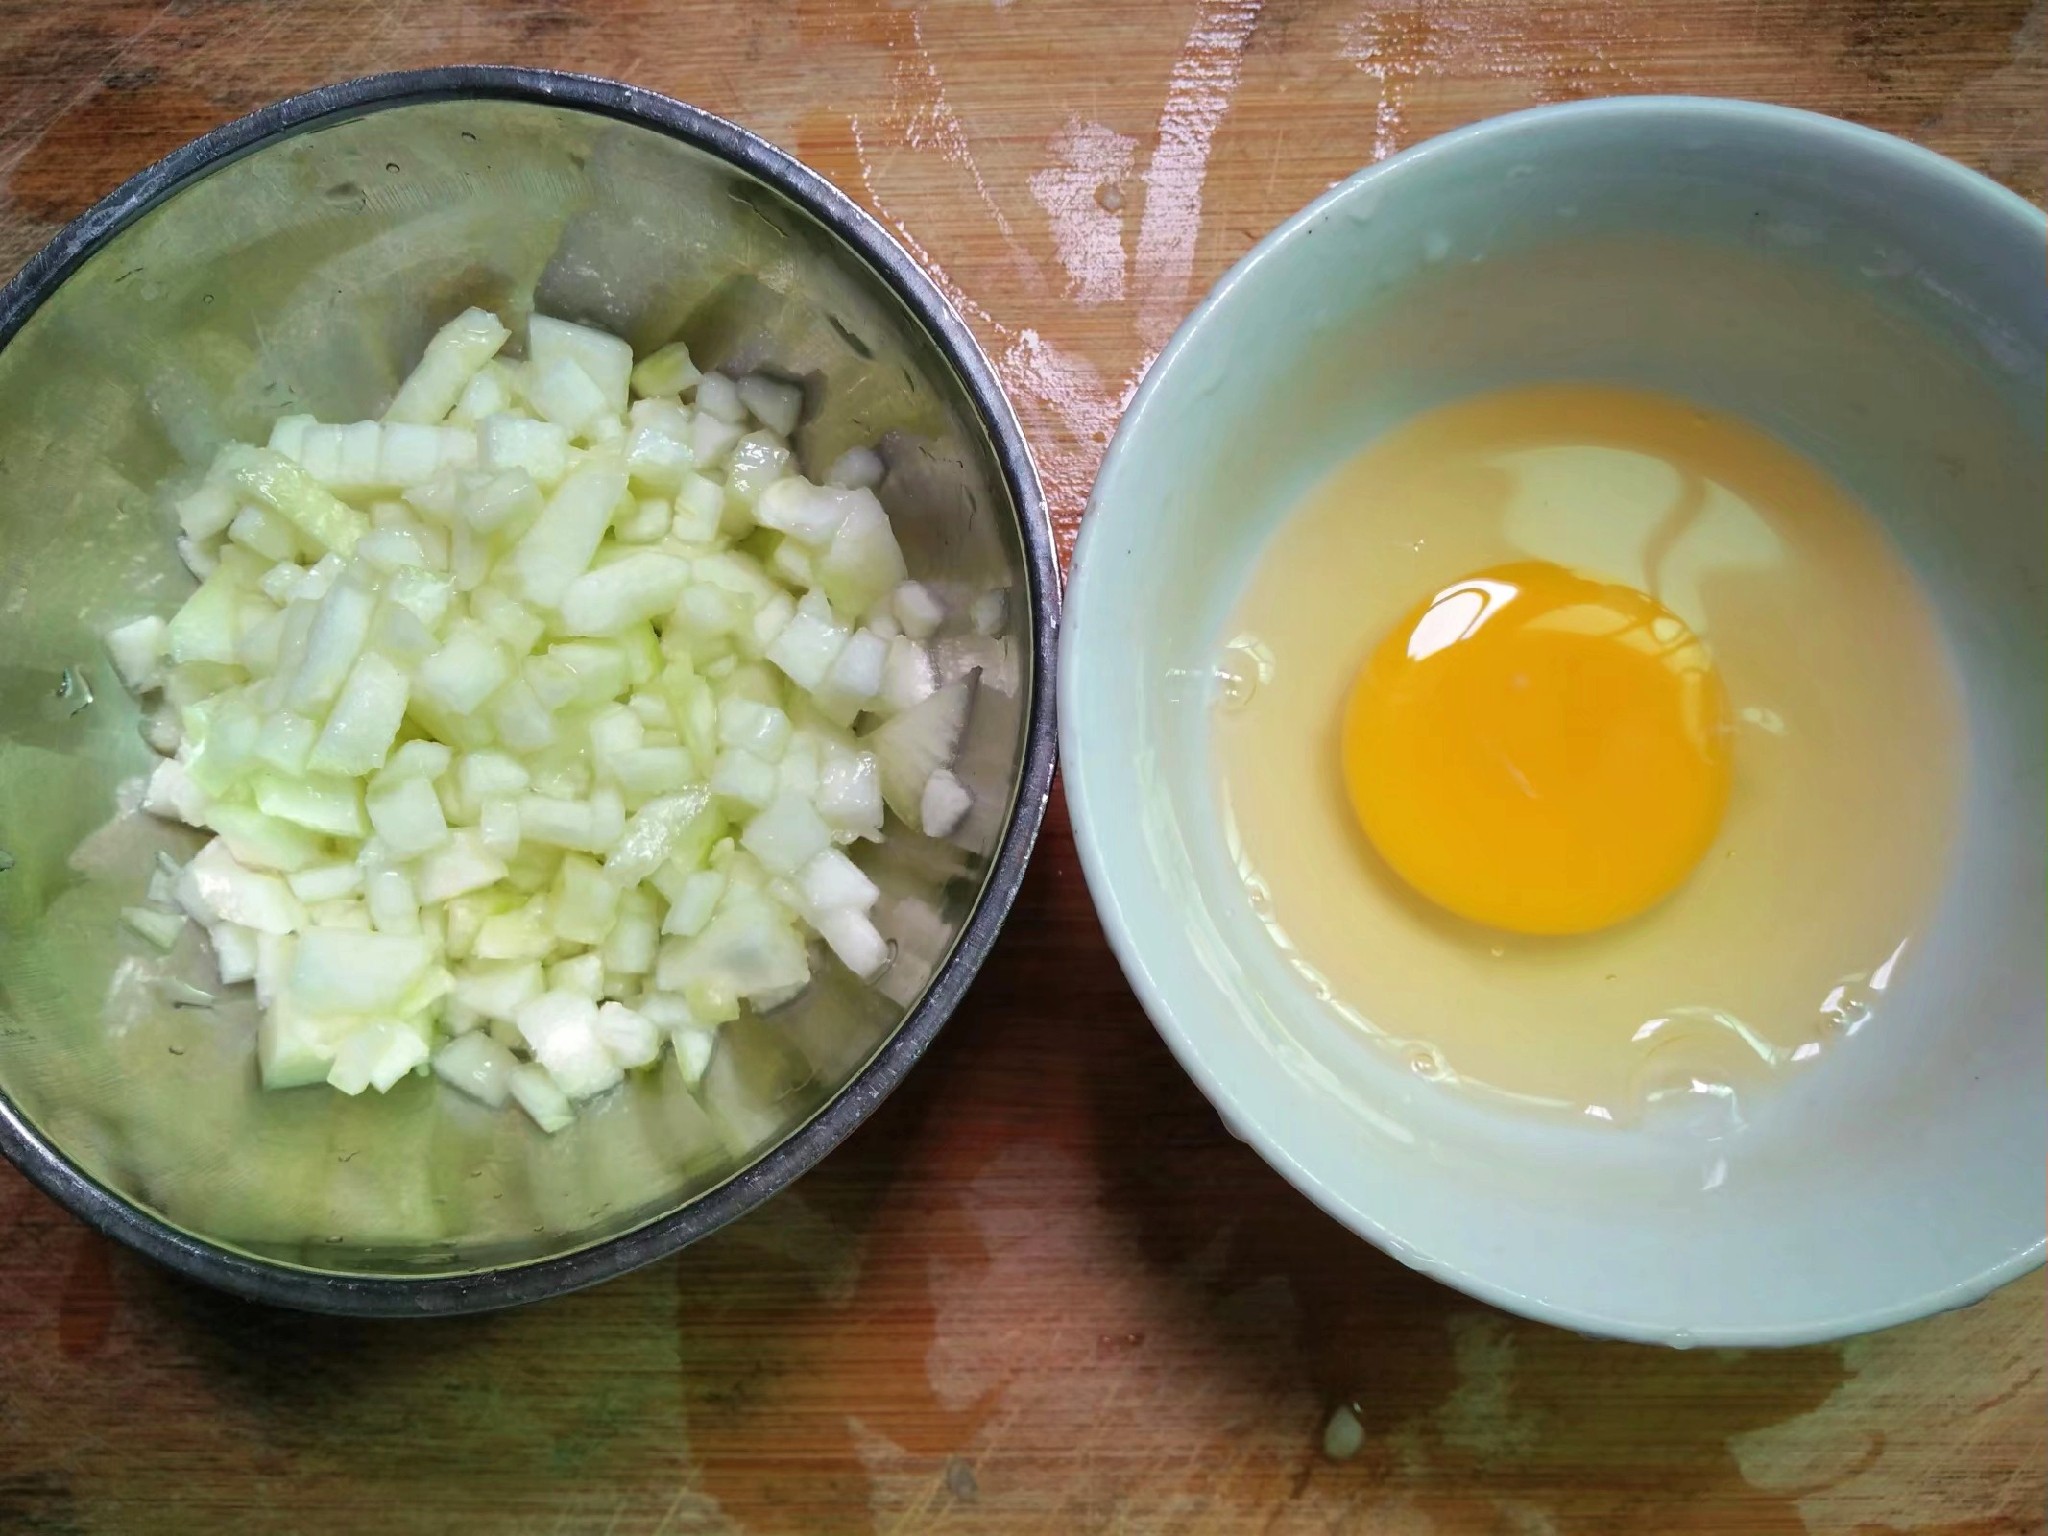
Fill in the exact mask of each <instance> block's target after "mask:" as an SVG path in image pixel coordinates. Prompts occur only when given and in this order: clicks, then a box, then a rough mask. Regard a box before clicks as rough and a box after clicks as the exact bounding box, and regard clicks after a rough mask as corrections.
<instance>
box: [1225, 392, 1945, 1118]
mask: <svg viewBox="0 0 2048 1536" xmlns="http://www.w3.org/2000/svg"><path fill="white" fill-rule="evenodd" d="M1218 640H1219V642H1220V643H1219V651H1220V654H1219V657H1218V671H1219V673H1220V674H1221V676H1222V684H1221V685H1220V686H1219V688H1218V690H1217V694H1216V702H1215V708H1214V713H1213V716H1212V721H1211V725H1212V736H1211V749H1212V753H1213V758H1214V769H1215V775H1216V781H1217V787H1218V793H1219V799H1220V803H1221V809H1222V813H1223V816H1224V818H1225V830H1226V833H1227V843H1226V846H1227V848H1228V849H1229V851H1230V854H1231V856H1232V857H1233V858H1234V859H1235V861H1236V864H1237V869H1238V874H1239V877H1240V879H1241V881H1242V884H1243V890H1244V897H1245V904H1246V907H1247V908H1248V921H1249V922H1251V923H1253V924H1255V925H1262V926H1263V928H1264V931H1265V935H1266V937H1267V938H1268V939H1269V940H1270V942H1271V943H1272V944H1273V945H1275V946H1277V948H1278V951H1279V953H1280V955H1281V957H1282V958H1283V960H1284V962H1285V964H1286V965H1287V966H1289V967H1291V968H1292V969H1293V971H1294V972H1295V973H1297V974H1298V976H1299V978H1300V981H1301V984H1302V987H1303V990H1304V991H1305V992H1306V993H1308V994H1309V995H1311V996H1312V997H1313V998H1315V999H1316V1000H1317V1002H1318V1006H1324V1007H1327V1008H1329V1009H1331V1010H1333V1011H1334V1012H1335V1013H1337V1014H1338V1015H1339V1016H1340V1017H1341V1018H1342V1019H1343V1020H1344V1021H1346V1022H1347V1023H1348V1024H1351V1025H1354V1026H1355V1027H1356V1030H1357V1033H1358V1035H1359V1037H1360V1039H1361V1041H1362V1042H1364V1043H1365V1045H1366V1046H1368V1047H1371V1048H1380V1049H1384V1051H1385V1052H1386V1059H1387V1061H1388V1064H1389V1066H1390V1067H1393V1068H1397V1069H1407V1068H1413V1069H1415V1070H1416V1071H1419V1072H1421V1073H1423V1074H1424V1075H1425V1076H1427V1077H1428V1078H1430V1079H1431V1080H1432V1081H1433V1084H1435V1085H1438V1086H1441V1087H1442V1088H1443V1090H1444V1091H1473V1092H1486V1093H1489V1094H1501V1095H1507V1096H1509V1097H1511V1098H1512V1099H1514V1100H1516V1101H1518V1102H1521V1103H1523V1104H1526V1105H1530V1106H1543V1107H1546V1108H1549V1109H1565V1110H1569V1111H1572V1112H1577V1113H1585V1114H1590V1115H1593V1116H1595V1117H1597V1118H1599V1119H1601V1120H1602V1121H1614V1122H1617V1123H1620V1122H1628V1121H1631V1120H1634V1119H1638V1118H1641V1117H1643V1116H1645V1115H1647V1114H1649V1113H1650V1111H1651V1107H1652V1106H1654V1105H1655V1104H1658V1103H1660V1102H1663V1101H1664V1100H1666V1099H1670V1098H1672V1097H1674V1096H1675V1097H1678V1098H1680V1099H1683V1100H1685V1101H1686V1102H1688V1103H1690V1104H1691V1105H1692V1106H1693V1107H1694V1108H1700V1107H1705V1108H1708V1109H1711V1110H1712V1113H1713V1115H1716V1116H1722V1117H1724V1118H1725V1117H1726V1116H1729V1115H1734V1114H1737V1113H1738V1112H1739V1106H1740V1104H1741V1102H1742V1098H1743V1096H1744V1095H1747V1094H1750V1093H1752V1092H1756V1091H1761V1090H1762V1089H1763V1088H1764V1087H1766V1086H1767V1085H1768V1084H1770V1083H1771V1082H1773V1081H1775V1080H1777V1079H1778V1078H1780V1077H1781V1076H1783V1075H1785V1074H1788V1073H1792V1072H1800V1071H1807V1070H1811V1069H1813V1064H1815V1063H1816V1062H1820V1061H1822V1060H1824V1058H1825V1057H1826V1056H1827V1054H1828V1053H1829V1052H1831V1051H1832V1050H1833V1049H1835V1048H1836V1047H1837V1046H1839V1045H1841V1044H1842V1043H1843V1042H1845V1041H1847V1040H1848V1039H1849V1038H1850V1037H1851V1036H1853V1035H1855V1034H1857V1033H1859V1032H1861V1031H1863V1030H1866V1029H1881V1028H1884V1027H1886V1022H1887V1017H1886V1006H1887V1005H1886V1002H1885V998H1886V993H1887V989H1888V988H1890V987H1892V986H1894V985H1895V984H1896V983H1897V981H1898V979H1899V977H1900V976H1902V975H1904V974H1906V973H1907V972H1908V971H1909V970H1910V968H1911V967H1912V966H1913V964H1914V961H1915V948H1914V939H1915V933H1916V925H1917V924H1918V923H1919V922H1920V921H1921V919H1922V917H1923V915H1924V914H1925V913H1926V912H1927V911H1928V910H1929V909H1930V908H1931V906H1932V904H1933V898H1934V897H1935V895H1936V894H1937V893H1938V891H1939V889H1940V887H1941V885H1942V882H1943V879H1944V878H1945V875H1946V873H1947V860H1948V853H1949V847H1950V840H1951V839H1950V832H1951V827H1952V824H1953V820H1954V812H1955V806H1956V803H1957V798H1958V796H1957V787H1958V783H1959V780H1960V765H1959V763H1958V761H1957V752H1956V746H1957V744H1958V743H1960V742H1961V741H1962V740H1963V739H1964V735H1963V730H1962V712H1961V707H1960V702H1959V698H1958V690H1957V687H1956V685H1955V682H1954V679H1953V672H1952V668H1951V666H1950V664H1949V661H1948V657H1947V652H1946V648H1945V645H1944V642H1943V639H1942V637H1941V635H1940V633H1939V630H1938V629H1937V627H1936V624H1935V621H1934V618H1933V615H1932V611H1931V609H1930V607H1929V605H1928V603H1927V601H1926V599H1925V598H1924V597H1923V595H1922V594H1921V593H1920V591H1919V589H1918V587H1917V586H1916V584H1915V582H1914V580H1913V577H1912V575H1911V573H1910V572H1909V571H1908V570H1907V569H1906V567H1905V564H1904V562H1903V561H1902V559H1901V558H1900V557H1899V555H1898V554H1897V553H1896V551H1895V550H1894V549H1893V547H1892V545H1891V542H1890V540H1889V538H1888V537H1887V535H1886V534H1885V532H1884V530H1883V529H1882V528H1881V527H1880V526H1879V524H1878V523H1877V521H1876V520H1875V519H1874V518H1873V517H1872V516H1871V515H1870V514H1869V513H1868V512H1866V511H1865V510H1864V508H1863V507H1861V506H1860V505H1858V504H1857V502H1856V501H1855V500H1854V499H1853V498H1851V497H1850V496H1849V495H1848V494H1847V493H1846V492H1845V491H1844V490H1843V489H1842V488H1841V487H1840V486H1839V485H1837V484H1836V483H1835V482H1834V481H1832V480H1831V479H1830V478H1829V477H1828V476H1827V475H1826V474H1824V473H1823V472H1822V471H1821V470H1820V469H1819V468H1817V467H1816V466H1815V465H1814V464H1813V463H1812V462H1811V461H1809V460H1807V459H1806V458H1804V457H1803V456H1802V455H1800V454H1799V453H1797V452H1795V451H1794V450H1793V449H1792V448H1790V447H1788V446H1786V445H1785V444H1784V443H1781V442H1779V441H1777V440H1776V439H1774V438H1772V437H1771V436H1769V435H1768V434H1766V433H1764V432H1762V431H1759V430H1758V429H1756V428H1754V427H1751V426H1749V425H1747V424H1745V423H1743V422H1741V421H1738V420H1735V419H1733V418H1731V417H1728V416H1724V415H1719V414H1717V413H1715V412H1711V411H1707V410H1703V409H1700V408H1699V407H1697V406H1695V405H1693V404H1692V403H1690V402H1688V401H1685V400H1682V399H1677V398H1674V397H1671V396H1667V395H1660V394H1655V393H1651V392H1647V391H1640V390H1629V389H1617V388H1608V387H1601V386H1590V385H1540V386H1532V387H1525V388H1517V389H1512V390H1505V391H1501V392H1499V393H1495V394H1487V395H1481V396H1476V397H1473V398H1471V399H1467V400H1462V401H1458V402H1455V403H1453V404H1450V405H1446V406H1442V407H1439V408H1437V409H1434V410H1430V411H1426V412H1424V413H1422V414H1420V415H1418V416H1415V417H1413V418H1411V419H1410V420H1408V421H1407V422H1405V423H1402V424H1400V425H1397V426H1395V427H1394V428H1392V429H1391V430H1389V431H1386V432H1384V433H1382V434H1381V435H1380V436H1379V437H1377V438H1375V439H1374V440H1373V441H1371V442H1369V443H1368V444H1366V446H1365V447H1364V448H1363V449H1362V450H1361V451H1360V452H1358V453H1357V454H1355V455H1354V456H1353V457H1351V458H1350V459H1348V460H1346V461H1344V462H1342V463H1340V464H1338V465H1337V466H1336V467H1335V468H1334V469H1333V470H1332V471H1331V472H1330V473H1328V474H1327V475H1326V476H1325V477H1324V478H1323V479H1322V480H1321V481H1320V482H1319V483H1317V484H1316V485H1315V486H1314V488H1313V489H1311V490H1310V491H1309V492H1308V494H1307V495H1306V496H1304V497H1303V498H1302V499H1301V500H1300V501H1299V502H1298V503H1296V504H1295V505H1293V506H1292V507H1291V508H1289V509H1287V511H1286V515H1285V516H1284V517H1283V518H1282V519H1281V520H1279V521H1278V523H1277V525H1276V527H1275V528H1274V531H1273V532H1272V534H1271V536H1270V537H1269V538H1268V539H1267V540H1266V542H1265V544H1264V546H1263V547H1262V548H1261V549H1260V551H1259V553H1258V556H1257V558H1256V560H1255V561H1254V562H1253V564H1252V566H1251V568H1250V570H1249V573H1248V577H1247V580H1246V583H1245V586H1244V588H1243V590H1242V592H1241V593H1240V594H1239V596H1238V598H1237V601H1236V604H1235V607H1234V609H1233V610H1232V612H1231V613H1230V615H1229V617H1228V618H1227V620H1226V621H1225V624H1224V627H1223V628H1222V629H1221V630H1220V633H1219V635H1218Z"/></svg>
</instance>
